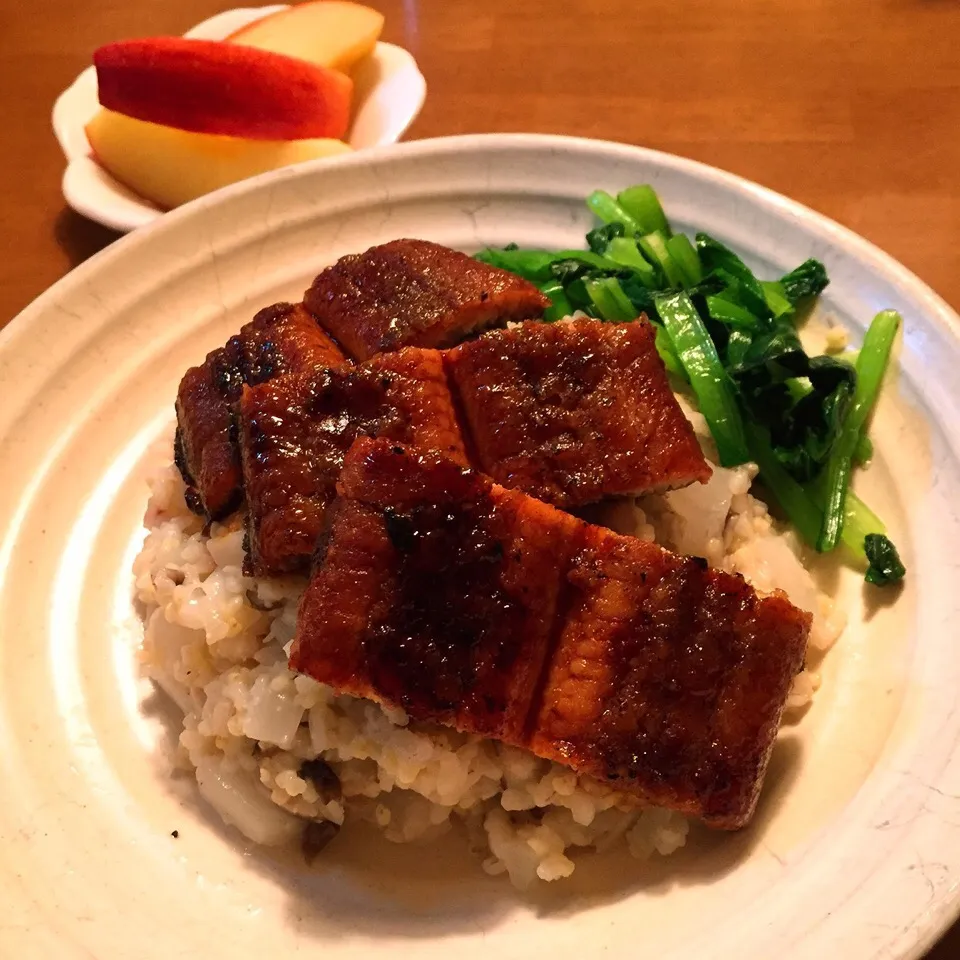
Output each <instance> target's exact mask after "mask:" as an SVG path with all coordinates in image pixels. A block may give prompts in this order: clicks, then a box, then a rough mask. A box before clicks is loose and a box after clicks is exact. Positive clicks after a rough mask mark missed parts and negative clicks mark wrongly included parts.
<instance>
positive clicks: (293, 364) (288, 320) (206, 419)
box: [174, 303, 349, 520]
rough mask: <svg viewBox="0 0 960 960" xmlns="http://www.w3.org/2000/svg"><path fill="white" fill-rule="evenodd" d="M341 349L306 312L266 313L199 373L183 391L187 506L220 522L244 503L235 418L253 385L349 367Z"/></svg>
mask: <svg viewBox="0 0 960 960" xmlns="http://www.w3.org/2000/svg"><path fill="white" fill-rule="evenodd" d="M347 362H349V361H347V359H346V357H344V355H343V352H342V351H341V350H340V348H339V347H338V346H337V345H336V343H334V342H333V340H331V339H330V337H329V336H328V335H327V334H326V333H325V332H324V331H323V329H322V328H321V327H320V326H319V324H318V323H317V321H316V320H315V319H314V317H313V316H312V315H311V314H310V313H308V312H307V311H306V310H305V309H304V308H303V306H302V305H301V304H293V303H277V304H274V305H273V306H271V307H266V308H265V309H263V310H261V311H260V312H259V313H258V314H257V315H256V316H255V317H254V318H253V319H252V320H251V321H250V322H249V323H248V324H245V325H244V326H243V327H242V328H241V329H240V332H239V333H238V334H237V335H236V336H233V337H231V338H230V339H229V340H228V341H227V342H226V344H225V345H224V346H222V347H218V348H217V349H216V350H213V351H211V352H210V353H209V354H207V358H206V360H204V362H203V363H202V364H200V366H197V367H191V368H190V369H189V370H188V371H187V372H186V374H184V377H183V379H182V380H181V381H180V388H179V390H178V391H177V402H176V411H177V434H176V440H175V446H174V451H175V459H176V462H177V466H178V467H179V469H180V473H181V474H182V475H183V479H184V482H185V483H186V484H187V502H188V504H189V505H190V508H191V509H192V510H194V511H195V512H196V513H202V514H205V515H206V516H207V518H208V519H211V520H216V519H219V518H222V517H224V516H226V515H227V514H229V513H230V512H231V511H233V510H235V509H236V508H237V507H238V506H239V505H240V502H241V500H242V498H243V492H242V478H241V473H240V456H239V451H238V448H237V429H236V424H235V421H234V412H235V406H236V403H237V401H238V400H239V399H240V394H241V392H242V390H243V387H244V385H246V384H256V383H263V382H265V381H267V380H270V379H271V378H273V377H276V376H279V375H280V374H283V373H288V372H293V371H297V370H307V369H314V368H318V367H320V368H327V367H337V366H339V365H341V364H344V363H347Z"/></svg>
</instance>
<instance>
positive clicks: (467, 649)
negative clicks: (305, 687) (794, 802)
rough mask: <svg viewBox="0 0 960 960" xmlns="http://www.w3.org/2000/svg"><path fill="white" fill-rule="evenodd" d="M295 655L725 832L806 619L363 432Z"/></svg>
mask: <svg viewBox="0 0 960 960" xmlns="http://www.w3.org/2000/svg"><path fill="white" fill-rule="evenodd" d="M338 489H339V497H338V499H337V500H336V501H335V503H334V505H333V507H332V509H331V524H330V529H329V532H328V534H327V535H326V537H325V538H324V542H323V544H322V546H321V549H320V550H319V551H318V563H317V567H316V570H315V573H314V575H313V577H312V579H311V581H310V583H309V586H308V587H307V590H306V592H305V594H304V596H303V600H302V601H301V606H300V611H299V617H298V625H297V635H296V640H295V643H294V646H293V649H292V653H291V657H290V667H291V669H293V670H297V671H300V672H303V673H306V674H308V675H310V676H311V677H313V678H314V679H316V680H318V681H320V682H321V683H326V684H329V685H331V686H332V687H334V688H335V689H336V690H337V691H339V692H342V693H348V694H352V695H355V696H360V697H367V698H370V699H372V700H376V701H378V702H380V703H383V704H388V705H391V706H398V707H402V708H403V709H404V710H405V711H406V712H407V713H408V715H409V716H410V717H411V718H412V719H414V720H419V721H432V722H437V723H441V724H445V725H448V726H452V727H456V728H457V729H459V730H461V731H465V732H468V733H471V734H476V735H478V736H482V737H493V738H497V739H499V740H502V741H504V742H506V743H510V744H514V745H517V746H520V747H525V748H527V749H529V750H531V751H532V752H533V753H535V754H536V755H537V756H540V757H543V758H545V759H548V760H554V761H557V762H559V763H562V764H564V765H566V766H568V767H570V768H572V769H573V770H575V771H576V772H577V773H579V774H583V775H586V776H589V777H593V778H596V779H597V780H600V781H603V782H605V783H607V784H609V785H610V786H612V787H614V788H616V789H618V790H623V791H626V792H628V793H630V794H632V795H634V796H636V797H637V798H639V799H641V800H642V801H644V802H648V803H651V804H657V805H660V806H665V807H669V808H671V809H673V810H677V811H680V812H682V813H684V814H688V815H691V816H696V817H699V818H701V819H702V820H704V821H705V822H706V823H707V824H709V825H711V826H714V827H720V828H725V829H735V828H738V827H741V826H743V825H744V824H745V823H746V822H747V821H748V820H749V819H750V817H751V815H752V813H753V811H754V808H755V806H756V802H757V797H758V795H759V791H760V787H761V783H762V780H763V775H764V771H765V769H766V765H767V760H768V757H769V754H770V750H771V748H772V744H773V742H774V738H775V736H776V732H777V728H778V725H779V720H780V715H781V712H782V709H783V706H784V702H785V700H786V696H787V692H788V690H789V687H790V683H791V680H792V678H793V676H794V675H795V674H796V673H797V672H798V670H799V669H800V668H801V666H802V663H803V657H804V650H805V645H806V637H807V633H808V631H809V626H810V617H809V615H808V614H806V613H804V612H802V611H800V610H798V609H796V608H795V607H793V606H792V605H791V604H790V603H789V601H788V600H787V599H786V597H785V596H784V595H783V594H781V593H775V594H773V595H771V596H767V597H763V598H761V597H759V596H758V595H757V594H756V593H755V592H754V590H753V589H752V588H751V587H750V586H749V585H748V584H747V583H746V582H745V581H744V580H743V579H742V578H741V577H739V576H735V575H732V574H728V573H723V572H721V571H718V570H712V569H708V568H707V566H706V564H705V562H703V561H702V560H699V559H698V558H691V557H681V556H677V555H675V554H672V553H669V552H667V551H665V550H663V549H661V548H660V547H657V546H656V545H654V544H650V543H645V542H643V541H640V540H636V539H634V538H631V537H624V536H620V535H617V534H615V533H612V532H611V531H609V530H605V529H603V528H600V527H595V526H592V525H590V524H587V523H585V522H583V521H581V520H578V519H576V518H574V517H572V516H570V515H568V514H565V513H563V512H561V511H559V510H557V509H555V508H553V507H550V506H548V505H546V504H543V503H540V502H539V501H537V500H534V499H533V498H531V497H529V496H527V495H525V494H523V493H520V492H518V491H513V490H507V489H505V488H503V487H501V486H499V485H497V484H495V483H493V482H492V481H491V480H490V479H488V478H486V477H484V476H483V475H481V474H479V473H476V472H474V471H472V470H469V469H464V468H462V467H461V466H459V465H458V464H456V463H455V462H454V461H452V460H449V459H445V458H442V457H440V456H438V455H436V454H432V453H421V452H417V451H413V450H409V449H407V448H405V447H404V446H402V445H399V444H396V443H394V442H392V441H389V440H386V439H378V440H371V439H369V438H362V439H360V440H358V441H357V442H356V444H355V445H354V446H353V447H352V448H351V450H350V452H349V453H348V455H347V457H346V460H345V465H344V468H343V471H342V473H341V475H340V480H339V485H338Z"/></svg>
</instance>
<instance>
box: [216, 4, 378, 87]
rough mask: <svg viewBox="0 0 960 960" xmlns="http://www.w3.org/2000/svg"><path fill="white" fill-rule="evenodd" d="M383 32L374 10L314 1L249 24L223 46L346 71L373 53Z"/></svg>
mask: <svg viewBox="0 0 960 960" xmlns="http://www.w3.org/2000/svg"><path fill="white" fill-rule="evenodd" d="M382 30H383V14H382V13H380V12H379V11H378V10H373V9H371V8H370V7H364V6H363V5H361V4H359V3H348V2H346V0H313V2H312V3H301V4H299V5H297V6H295V7H290V8H289V9H287V10H279V11H278V12H277V13H272V14H270V15H269V16H266V17H264V18H263V19H262V20H257V21H255V22H254V23H250V24H247V26H245V27H241V28H240V29H239V30H237V32H236V33H232V34H230V36H229V37H227V40H228V41H230V42H232V43H238V44H243V45H244V46H246V47H256V48H257V49H259V50H270V51H272V52H274V53H283V54H286V55H287V56H288V57H300V58H301V59H303V60H309V61H310V63H315V64H318V65H319V66H321V67H330V68H331V69H333V70H343V71H349V70H350V68H351V67H352V66H353V65H354V64H355V63H356V62H357V61H358V60H360V59H361V58H362V57H365V56H367V54H369V53H372V52H373V48H374V47H375V46H376V43H377V40H378V39H379V38H380V33H381V31H382Z"/></svg>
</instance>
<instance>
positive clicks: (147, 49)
mask: <svg viewBox="0 0 960 960" xmlns="http://www.w3.org/2000/svg"><path fill="white" fill-rule="evenodd" d="M93 62H94V64H95V65H96V68H97V84H98V87H99V95H100V103H101V104H102V105H103V106H104V107H107V108H108V109H110V110H114V111H116V112H118V113H123V114H126V115H127V116H128V117H134V118H136V119H137V120H146V121H149V122H150V123H160V124H164V125H166V126H170V127H178V128H179V129H181V130H191V131H193V132H195V133H215V134H223V135H226V136H233V137H244V138H246V139H253V140H305V139H308V138H309V139H313V138H318V137H322V138H334V139H339V138H340V137H342V136H343V135H344V134H345V133H346V132H347V126H348V125H349V122H350V95H351V93H352V90H353V83H352V81H351V80H350V78H349V77H347V76H345V75H344V74H342V73H338V72H337V71H335V70H329V69H327V68H325V67H319V66H317V65H316V64H313V63H306V62H305V61H303V60H298V59H296V58H294V57H286V56H283V55H282V54H279V53H271V52H269V51H266V50H257V49H254V48H253V47H245V46H241V45H240V44H234V43H222V42H220V41H215V40H189V39H186V38H184V37H151V38H149V39H145V40H122V41H119V42H117V43H108V44H107V45H106V46H104V47H100V49H99V50H97V51H96V53H94V55H93Z"/></svg>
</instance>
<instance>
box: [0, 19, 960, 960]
mask: <svg viewBox="0 0 960 960" xmlns="http://www.w3.org/2000/svg"><path fill="white" fill-rule="evenodd" d="M368 2H371V3H373V5H375V6H378V7H380V8H381V9H382V10H383V11H384V13H385V14H386V15H387V27H386V31H385V36H384V39H386V40H390V41H393V42H396V43H399V44H402V45H403V46H405V47H407V48H408V49H410V50H411V51H412V52H413V53H414V55H415V56H416V57H417V59H418V61H419V63H420V65H421V68H422V69H423V72H424V73H425V75H426V77H427V82H428V84H429V93H428V97H427V102H426V106H425V108H424V110H423V113H422V114H421V116H420V118H419V120H418V121H417V123H416V124H415V126H414V127H413V129H412V130H411V131H410V133H409V137H410V138H419V137H432V136H440V135H444V134H456V133H476V132H487V131H496V132H503V131H532V132H547V133H566V134H577V135H581V136H588V137H601V138H605V139H611V140H621V141H625V142H628V143H635V144H641V145H644V146H649V147H655V148H658V149H661V150H667V151H670V152H673V153H678V154H682V155H684V156H688V157H693V158H695V159H697V160H701V161H704V162H706V163H710V164H714V165H716V166H719V167H722V168H724V169H726V170H731V171H734V172H735V173H738V174H741V175H743V176H745V177H749V178H751V179H753V180H756V181H758V182H759V183H762V184H764V185H765V186H768V187H771V188H773V189H774V190H778V191H781V192H783V193H785V194H787V195H788V196H791V197H793V198H795V199H797V200H799V201H801V202H802V203H805V204H808V205H809V206H811V207H813V208H814V209H816V210H819V211H821V212H823V213H825V214H827V215H828V216H830V217H833V218H834V219H836V220H839V221H840V222H841V223H843V224H845V225H846V226H848V227H851V228H853V229H854V230H856V231H857V232H859V233H861V234H863V235H864V236H866V237H867V238H869V239H870V240H872V241H873V242H874V243H876V244H878V245H879V246H880V247H882V248H883V249H884V250H886V251H887V252H889V253H890V254H892V255H893V256H894V257H896V258H897V259H899V260H901V261H902V262H903V263H904V264H906V265H907V266H908V267H909V268H910V269H911V270H913V271H914V272H916V273H917V274H918V275H919V276H920V277H921V278H923V279H924V280H925V281H926V282H927V283H929V284H930V285H931V286H932V287H933V288H934V289H935V290H937V291H938V292H939V293H940V294H941V295H942V296H943V297H944V298H945V299H946V300H947V301H948V302H949V303H951V305H952V306H953V307H954V308H960V189H958V182H960V3H958V2H957V0H775V2H774V0H725V2H724V0H643V2H638V0H566V2H563V3H557V2H555V0H526V2H523V3H520V2H517V0H485V2H483V3H470V2H467V0H423V2H417V0H368ZM231 5H233V4H231V3H229V2H217V0H133V2H124V0H84V2H82V3H77V2H75V0H40V2H39V3H36V4H28V3H25V2H20V0H0V44H2V54H0V90H2V97H3V105H4V120H5V126H6V130H5V132H4V135H3V150H2V151H0V218H2V224H3V230H2V231H0V326H3V324H4V323H6V322H7V321H8V320H9V319H10V318H11V317H12V316H14V315H15V314H16V313H17V312H18V311H19V310H21V309H22V308H23V307H24V306H26V305H27V304H28V303H29V302H30V301H31V300H32V299H33V298H34V297H36V296H37V295H38V294H39V293H41V292H42V291H43V290H44V289H45V288H46V287H48V286H49V285H50V284H52V283H53V282H54V281H56V280H57V279H58V278H59V277H61V276H63V275H64V274H65V273H66V272H67V271H68V270H70V269H71V268H72V267H74V266H76V265H77V264H78V263H80V262H82V261H83V260H85V259H86V258H88V257H90V256H91V255H92V254H94V253H96V252H97V251H98V250H100V249H102V248H103V247H104V246H106V245H107V244H109V243H110V242H112V241H113V240H114V239H115V238H116V235H115V234H113V233H111V232H110V231H109V230H106V229H104V228H102V227H100V226H98V225H96V224H93V223H90V222H88V221H86V220H84V219H83V218H82V217H80V216H79V215H77V214H75V213H73V212H72V211H70V210H69V209H67V208H66V207H65V205H64V203H63V200H62V198H61V195H60V177H61V174H62V170H63V159H62V157H61V155H60V152H59V149H58V147H57V144H56V141H55V140H54V138H53V134H52V132H51V129H50V108H51V106H52V104H53V101H54V99H55V97H56V96H57V94H58V93H59V92H60V91H61V90H62V89H63V88H64V87H65V86H67V85H68V84H69V83H70V82H71V81H72V79H73V78H74V77H75V76H76V75H77V73H79V72H80V70H82V69H83V68H84V67H86V66H87V65H88V64H89V63H90V56H91V53H92V52H93V50H94V49H95V48H96V47H97V46H99V45H100V44H101V43H105V42H107V41H109V40H114V39H118V38H122V37H132V36H145V35H150V34H164V33H167V34H170V33H182V32H183V31H184V30H185V29H187V28H188V27H190V26H192V25H193V24H194V23H196V22H198V21H199V20H202V19H204V18H205V17H208V16H210V15H212V14H213V13H216V12H218V11H220V10H223V9H227V8H228V7H230V6H231ZM929 956H930V960H957V958H958V957H960V927H958V928H954V930H953V931H951V933H950V934H948V936H947V938H946V939H945V940H944V942H942V943H941V945H940V946H939V947H938V948H936V949H935V950H934V951H933V952H932V953H931V954H930V955H929Z"/></svg>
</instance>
